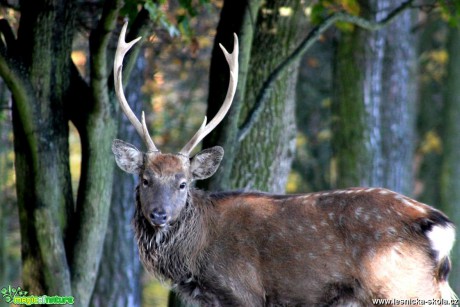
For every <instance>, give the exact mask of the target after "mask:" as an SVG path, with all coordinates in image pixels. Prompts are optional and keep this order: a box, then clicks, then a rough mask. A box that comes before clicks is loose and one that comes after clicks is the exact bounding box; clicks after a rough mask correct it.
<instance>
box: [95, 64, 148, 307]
mask: <svg viewBox="0 0 460 307" xmlns="http://www.w3.org/2000/svg"><path fill="white" fill-rule="evenodd" d="M145 66H146V64H145V58H144V57H142V56H141V57H138V58H137V59H136V63H135V65H134V67H133V70H132V72H131V78H130V79H129V83H128V86H127V89H126V91H125V93H126V97H127V99H128V101H129V105H130V106H131V109H132V110H133V111H134V113H135V114H141V112H142V110H143V102H144V101H145V98H146V97H144V95H143V94H142V92H141V90H140V89H141V87H142V85H143V84H144V76H145V74H144V73H143V68H144V67H145ZM120 116H121V118H120V121H119V123H120V124H119V127H118V135H117V138H119V139H121V140H124V141H126V142H128V143H130V144H134V145H135V146H136V147H137V148H141V144H140V138H139V135H138V134H137V132H136V130H135V129H134V126H133V125H132V124H131V123H130V122H129V120H128V119H127V117H126V116H125V115H124V114H120ZM136 185H137V178H136V177H135V176H127V175H126V173H125V172H123V171H121V170H120V169H119V168H116V170H115V174H114V182H113V193H112V204H111V206H110V212H109V224H108V230H107V234H106V236H105V241H104V251H103V254H102V259H101V264H100V266H99V273H98V277H97V281H96V285H95V289H94V292H93V296H92V298H91V306H120V307H122V306H130V307H135V306H140V305H141V285H140V277H141V264H140V261H139V253H138V248H137V244H136V241H135V240H134V231H133V228H132V226H131V220H132V217H133V215H134V191H135V188H136Z"/></svg>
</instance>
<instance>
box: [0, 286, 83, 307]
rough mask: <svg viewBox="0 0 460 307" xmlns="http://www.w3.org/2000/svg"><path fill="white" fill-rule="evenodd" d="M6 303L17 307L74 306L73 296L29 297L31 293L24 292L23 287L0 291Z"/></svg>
mask: <svg viewBox="0 0 460 307" xmlns="http://www.w3.org/2000/svg"><path fill="white" fill-rule="evenodd" d="M0 293H1V294H2V296H3V299H4V300H5V302H7V303H9V304H16V305H27V306H30V305H38V304H40V305H73V303H74V301H75V300H74V297H73V296H57V295H55V296H48V295H41V296H36V295H27V294H28V293H29V292H27V291H24V289H21V287H17V288H14V287H11V286H8V287H4V288H2V289H1V290H0Z"/></svg>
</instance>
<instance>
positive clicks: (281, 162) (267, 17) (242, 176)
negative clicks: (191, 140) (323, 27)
mask: <svg viewBox="0 0 460 307" xmlns="http://www.w3.org/2000/svg"><path fill="white" fill-rule="evenodd" d="M243 3H245V2H244V1H243ZM233 5H234V4H233V2H231V3H230V2H229V1H226V2H225V4H224V8H223V11H222V16H221V21H220V24H219V28H218V33H225V36H230V33H231V32H232V31H235V30H236V31H235V32H236V33H241V36H242V37H243V42H244V43H241V46H242V48H243V49H242V50H241V54H242V55H241V56H240V65H241V66H240V67H241V69H240V76H239V82H238V88H239V89H238V93H237V96H236V99H235V102H234V103H235V105H234V106H232V109H233V111H232V114H230V115H229V116H228V119H227V121H226V123H227V124H223V125H222V127H221V130H216V132H215V133H214V135H213V136H212V137H211V138H209V139H208V140H207V141H208V142H212V143H214V144H216V143H217V144H219V145H222V146H223V147H224V149H225V152H226V156H225V158H224V164H223V167H221V168H220V170H219V172H218V173H217V174H215V175H214V176H213V178H212V179H211V181H210V184H209V187H210V188H211V189H258V190H263V191H270V192H274V193H282V192H284V190H285V184H286V180H287V176H288V173H289V170H290V167H291V162H292V159H293V155H294V150H295V134H296V127H295V117H294V109H295V85H296V81H297V66H298V63H295V64H294V65H291V66H290V67H289V68H288V69H287V70H286V71H284V73H283V74H282V76H280V77H279V78H278V79H277V81H276V82H275V83H274V84H273V85H272V87H271V88H270V90H271V92H270V94H271V95H270V98H269V99H268V100H267V101H266V103H265V104H263V106H262V107H261V108H259V109H258V110H257V112H260V115H259V116H258V118H257V120H256V121H255V122H254V123H253V125H252V128H251V129H250V130H249V131H248V133H247V134H245V135H244V136H242V135H241V126H242V125H243V123H245V122H247V119H248V118H249V117H248V115H249V114H251V113H252V111H253V110H254V106H255V105H256V102H257V99H258V98H259V97H258V94H259V92H260V91H261V89H262V88H263V87H264V86H265V84H264V82H265V81H266V80H267V78H268V77H269V75H270V74H271V73H272V72H273V70H274V69H275V68H276V67H277V66H278V65H279V64H280V63H281V62H282V61H283V60H284V59H285V58H286V57H287V56H288V55H290V54H291V52H292V50H293V49H294V47H297V45H298V44H299V41H300V38H302V36H303V35H304V33H305V31H304V29H305V26H306V19H305V16H304V15H303V12H304V10H303V5H306V4H301V3H300V2H299V1H266V2H263V3H261V2H257V1H254V2H251V6H250V7H249V6H248V7H246V11H244V12H245V13H246V15H242V16H245V18H243V22H236V23H233V22H231V18H232V16H230V15H227V14H225V10H226V8H227V7H233ZM228 11H230V9H228ZM233 16H234V15H233ZM233 18H234V17H233ZM235 27H236V28H235ZM214 49H215V50H217V49H216V48H214ZM214 61H216V62H218V61H219V62H220V63H222V60H220V59H219V58H217V56H213V62H212V65H216V66H217V63H214ZM220 65H221V66H222V65H223V64H220ZM221 70H222V69H219V70H211V78H210V80H218V81H216V82H215V83H214V84H211V85H210V96H209V100H208V117H211V116H212V115H213V114H215V112H216V111H217V109H218V108H219V107H220V104H221V101H222V97H223V95H225V90H226V86H227V85H226V84H227V83H226V81H223V80H222V79H220V80H219V79H216V77H217V74H218V73H219V71H221ZM214 76H216V77H214ZM205 144H209V143H205ZM228 153H229V154H228Z"/></svg>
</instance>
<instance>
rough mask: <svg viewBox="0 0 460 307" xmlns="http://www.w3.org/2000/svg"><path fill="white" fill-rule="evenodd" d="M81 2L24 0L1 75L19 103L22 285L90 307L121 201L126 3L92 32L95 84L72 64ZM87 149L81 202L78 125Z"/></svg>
mask: <svg viewBox="0 0 460 307" xmlns="http://www.w3.org/2000/svg"><path fill="white" fill-rule="evenodd" d="M78 5H79V2H78V1H72V0H66V1H57V0H39V1H22V2H21V3H20V12H21V16H20V22H19V29H18V33H17V37H16V36H15V34H14V33H13V31H12V30H11V28H10V27H9V26H8V24H7V22H6V21H5V20H2V21H1V22H2V27H1V31H2V34H3V36H4V38H5V40H4V42H5V43H4V44H3V43H2V46H1V47H2V48H0V76H1V77H2V78H3V79H4V81H5V83H6V84H7V85H8V87H9V89H10V91H11V93H12V96H13V99H14V103H13V112H12V113H13V132H14V151H15V166H16V189H17V200H18V207H19V219H20V224H21V245H22V261H23V268H22V282H23V284H22V288H24V289H25V290H27V291H28V292H29V293H31V294H35V295H43V294H46V295H72V296H74V297H75V305H76V306H87V305H88V304H89V300H90V298H91V293H92V292H93V288H94V285H95V282H96V276H97V272H98V267H99V262H100V259H101V255H102V247H103V242H104V236H105V233H106V228H107V219H108V213H109V206H110V203H111V193H112V182H113V169H114V163H113V160H112V154H111V151H110V148H111V142H112V140H113V139H114V138H115V135H116V132H117V126H118V120H117V118H118V107H117V102H116V100H115V99H114V94H113V90H112V84H113V82H112V80H113V77H112V76H111V64H110V63H111V62H112V59H111V54H112V53H113V52H111V51H110V50H111V49H112V48H113V45H110V46H109V41H110V38H111V36H112V32H113V30H114V29H115V27H116V26H117V24H118V23H117V19H118V14H119V11H120V9H121V7H122V6H123V1H121V0H108V1H105V2H104V6H103V8H102V10H101V13H100V15H99V18H100V19H99V20H98V21H97V25H96V27H95V28H94V29H93V30H91V33H90V57H89V61H90V74H89V77H88V79H89V82H86V81H84V80H83V78H82V77H81V76H80V75H79V73H78V71H77V69H76V67H75V66H74V64H73V63H72V61H71V57H70V55H71V52H72V41H73V37H74V34H75V28H76V25H75V17H76V14H75V12H76V10H77V9H78ZM69 121H72V122H73V123H74V125H75V127H76V128H77V130H78V132H79V135H80V138H81V147H82V165H81V177H80V184H79V189H78V196H77V200H76V202H75V201H74V199H73V196H72V188H71V183H70V169H69V145H68V134H69V129H68V124H69Z"/></svg>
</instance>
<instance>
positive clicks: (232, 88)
mask: <svg viewBox="0 0 460 307" xmlns="http://www.w3.org/2000/svg"><path fill="white" fill-rule="evenodd" d="M233 39H234V41H233V51H232V53H229V52H228V51H227V50H226V49H225V48H224V46H222V45H221V44H219V46H220V48H221V49H222V52H223V53H224V56H225V59H226V60H227V63H228V67H229V68H230V81H229V84H228V89H227V95H226V96H225V100H224V102H223V103H222V106H221V107H220V109H219V112H217V114H216V116H214V118H213V119H212V120H211V121H210V122H209V124H207V125H206V117H205V118H204V122H203V124H202V125H201V127H200V129H198V131H197V132H196V133H195V135H194V136H193V137H192V139H191V140H190V141H189V142H188V143H187V144H186V145H185V146H184V147H183V148H182V149H181V151H180V154H183V155H186V156H190V153H191V152H192V150H193V149H194V148H195V147H196V145H198V143H200V142H201V141H202V140H203V139H204V138H205V136H207V135H208V134H209V133H210V132H211V131H212V130H214V128H216V126H217V125H218V124H219V123H220V122H221V121H222V120H223V119H224V117H225V115H226V114H227V112H228V110H229V109H230V106H231V105H232V102H233V97H234V96H235V92H236V85H237V83H238V36H236V34H235V33H233Z"/></svg>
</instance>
